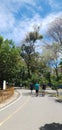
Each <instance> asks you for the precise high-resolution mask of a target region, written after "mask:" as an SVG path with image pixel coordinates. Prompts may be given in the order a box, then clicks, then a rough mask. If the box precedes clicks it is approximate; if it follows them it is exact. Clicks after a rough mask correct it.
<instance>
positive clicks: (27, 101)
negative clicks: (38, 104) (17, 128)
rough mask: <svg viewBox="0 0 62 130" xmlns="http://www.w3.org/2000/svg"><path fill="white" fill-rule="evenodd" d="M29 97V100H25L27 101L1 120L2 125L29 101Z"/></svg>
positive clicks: (0, 124)
mask: <svg viewBox="0 0 62 130" xmlns="http://www.w3.org/2000/svg"><path fill="white" fill-rule="evenodd" d="M29 99H30V97H29V98H27V100H26V101H25V103H23V104H22V105H21V106H20V107H19V108H18V109H17V110H15V111H14V112H13V113H12V114H11V115H9V116H8V117H6V118H5V119H4V120H3V121H1V122H0V126H2V125H3V124H4V123H5V122H6V121H8V120H9V119H10V118H11V117H12V116H14V115H15V114H16V113H17V112H19V111H20V110H21V109H22V108H23V107H24V106H25V105H26V104H27V103H28V102H29Z"/></svg>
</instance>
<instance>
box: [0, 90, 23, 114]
mask: <svg viewBox="0 0 62 130" xmlns="http://www.w3.org/2000/svg"><path fill="white" fill-rule="evenodd" d="M20 95H21V96H20V97H19V98H17V99H14V100H13V101H12V102H9V103H8V104H7V105H6V106H3V108H1V109H0V112H1V111H3V110H5V109H6V108H8V107H10V106H11V105H13V104H14V103H16V102H17V101H18V100H20V99H21V98H22V92H21V94H20Z"/></svg>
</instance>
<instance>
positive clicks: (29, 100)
mask: <svg viewBox="0 0 62 130" xmlns="http://www.w3.org/2000/svg"><path fill="white" fill-rule="evenodd" d="M18 91H19V92H20V93H22V96H21V97H19V99H18V100H17V101H16V102H15V103H13V104H12V105H9V106H8V107H7V108H6V109H4V110H2V111H0V130H53V129H42V127H43V126H45V124H51V123H56V124H57V123H60V124H62V103H59V102H57V100H56V99H55V98H53V97H50V96H48V95H45V96H44V97H42V95H41V94H39V96H38V97H36V96H35V91H33V93H32V94H31V93H30V90H23V89H20V90H18ZM56 129H57V128H56ZM56 129H54V130H56ZM57 130H59V129H57ZM60 130H62V127H61V129H60Z"/></svg>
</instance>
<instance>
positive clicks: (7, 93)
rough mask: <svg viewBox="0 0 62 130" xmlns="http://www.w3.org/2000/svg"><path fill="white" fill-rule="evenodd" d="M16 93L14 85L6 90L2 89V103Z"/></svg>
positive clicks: (0, 92)
mask: <svg viewBox="0 0 62 130" xmlns="http://www.w3.org/2000/svg"><path fill="white" fill-rule="evenodd" d="M13 94H14V87H10V88H8V89H6V90H0V103H2V102H4V101H5V100H6V99H8V98H10V97H11V96H12V95H13Z"/></svg>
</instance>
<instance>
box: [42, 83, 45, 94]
mask: <svg viewBox="0 0 62 130" xmlns="http://www.w3.org/2000/svg"><path fill="white" fill-rule="evenodd" d="M45 90H46V84H45V83H44V82H43V84H42V96H44V95H45Z"/></svg>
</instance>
